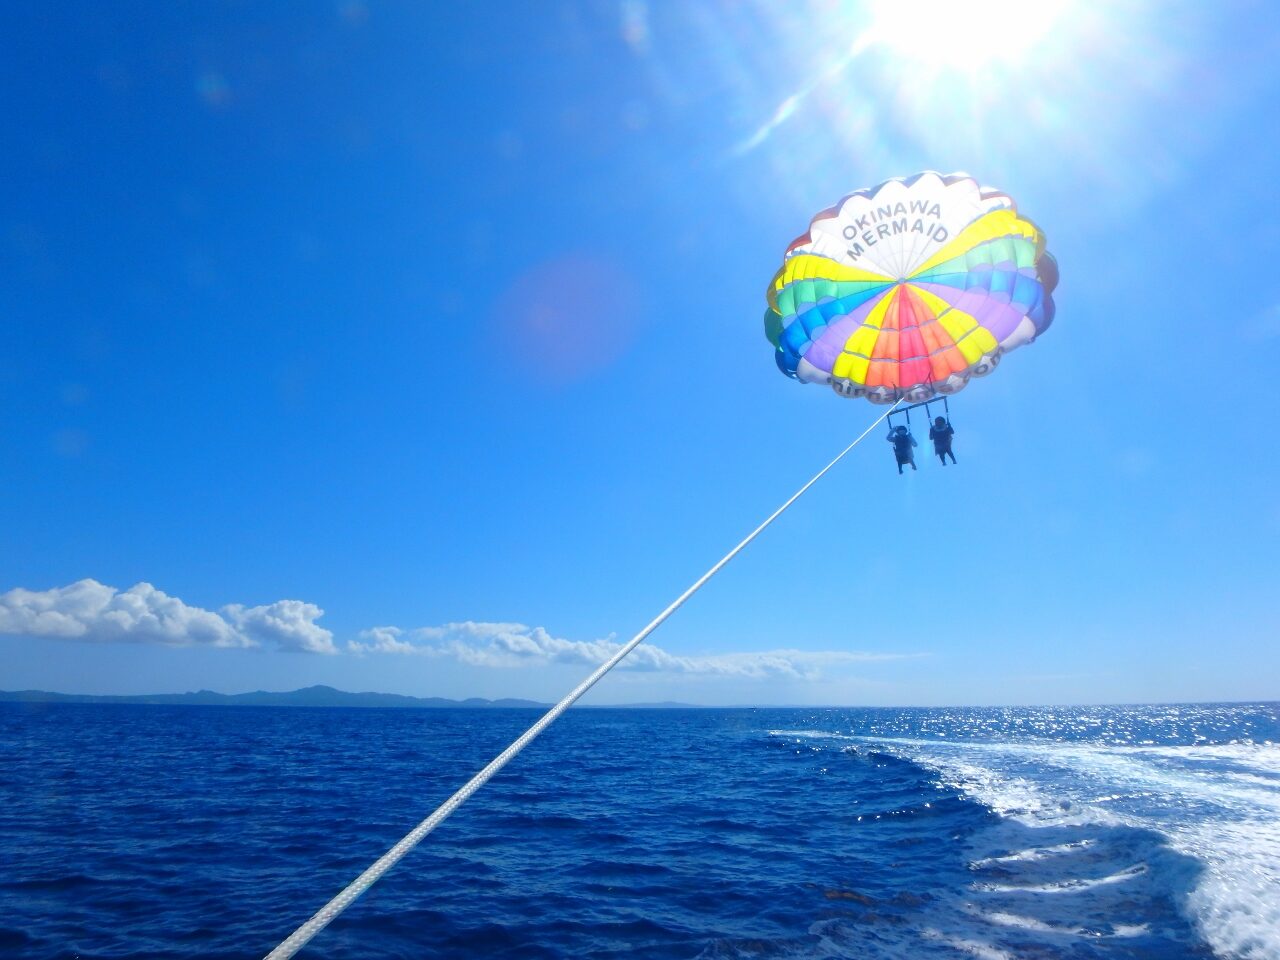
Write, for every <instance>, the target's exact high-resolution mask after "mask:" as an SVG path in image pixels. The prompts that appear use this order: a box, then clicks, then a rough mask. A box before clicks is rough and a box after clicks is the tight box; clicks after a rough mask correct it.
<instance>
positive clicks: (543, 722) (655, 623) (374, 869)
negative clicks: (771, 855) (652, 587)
mask: <svg viewBox="0 0 1280 960" xmlns="http://www.w3.org/2000/svg"><path fill="white" fill-rule="evenodd" d="M901 402H902V400H901V399H899V400H898V401H897V402H895V403H894V404H893V406H892V407H890V408H889V409H888V410H886V411H885V412H884V413H882V414H881V415H880V416H878V417H876V419H875V421H874V422H873V423H872V424H871V426H869V427H867V429H866V430H864V431H863V432H862V433H861V434H860V435H859V436H858V438H857V439H856V440H854V441H853V443H851V444H849V445H848V446H847V447H845V448H844V449H843V450H841V451H840V453H839V455H838V456H837V457H836V458H835V459H834V460H832V461H831V462H830V463H828V464H827V465H826V466H825V467H823V468H822V469H821V470H819V471H818V472H817V473H816V474H814V476H813V479H811V480H810V481H809V482H808V483H806V484H805V485H804V486H803V487H801V488H800V489H799V490H797V491H796V492H795V493H794V494H792V496H791V499H789V500H788V501H787V502H786V503H784V504H783V505H782V506H780V507H779V508H778V509H777V510H775V511H774V512H773V513H772V514H770V515H769V518H768V519H767V520H765V521H764V523H762V524H760V526H758V527H756V528H755V529H754V530H752V531H751V533H749V534H748V535H747V536H746V538H745V539H744V540H743V541H742V542H741V543H739V544H738V545H737V546H736V547H734V548H733V549H732V550H730V551H729V552H728V553H726V554H725V555H724V557H722V558H721V559H720V560H719V561H718V562H717V563H716V564H715V566H713V567H712V568H711V569H710V570H708V571H707V572H706V573H704V574H703V575H702V576H701V577H699V578H698V580H697V581H696V582H695V583H694V584H693V586H691V587H689V589H687V590H686V591H685V592H684V593H682V594H680V596H678V597H677V598H676V599H675V600H674V601H673V602H672V603H671V605H670V606H669V607H667V609H665V610H663V611H662V612H661V613H660V614H658V615H657V616H656V617H655V618H654V619H653V620H652V621H651V622H650V623H649V625H648V626H647V627H645V628H644V629H643V630H641V631H640V632H639V633H637V634H636V635H635V636H634V637H632V638H631V639H630V640H629V641H627V643H626V644H624V645H623V646H622V647H620V648H619V649H618V651H617V652H616V653H614V655H613V656H612V657H610V658H609V659H608V660H607V661H605V662H604V663H602V664H601V665H600V666H599V667H597V668H596V669H595V670H594V671H593V672H592V673H591V675H590V676H589V677H587V678H586V679H585V680H583V681H582V682H581V683H580V684H578V685H577V686H576V687H574V688H573V689H572V690H571V691H569V693H568V694H567V695H566V696H565V698H564V699H563V700H561V701H560V702H559V703H557V704H556V705H555V706H554V707H552V708H551V709H550V710H548V711H547V712H546V713H545V714H543V716H542V717H541V719H539V720H538V722H537V723H535V724H534V725H533V726H531V727H530V728H529V729H528V730H526V731H525V732H524V733H522V734H521V735H520V736H519V737H518V738H517V739H516V740H515V742H514V743H512V744H511V746H509V747H507V749H505V750H503V751H502V753H500V754H498V755H497V756H496V757H494V758H493V759H492V760H490V761H489V763H488V765H487V766H485V767H484V769H482V770H481V771H480V772H479V773H477V774H476V775H475V776H474V777H472V778H471V779H470V780H468V781H467V782H466V783H465V784H464V785H463V786H462V787H461V788H460V789H459V790H458V791H457V792H456V793H455V794H454V795H453V796H451V797H450V798H449V799H448V800H446V801H445V802H444V803H442V804H440V806H439V807H437V808H436V810H435V812H434V813H432V814H431V815H430V816H429V817H427V818H426V819H425V820H423V821H422V822H421V823H419V824H418V825H417V826H416V827H414V828H413V829H412V830H410V831H409V832H408V833H407V834H405V836H404V837H403V838H402V839H401V840H400V842H399V843H397V844H396V845H395V846H393V847H392V848H391V849H390V850H388V851H387V852H386V853H384V854H383V855H382V856H381V857H379V858H378V860H377V861H376V862H375V863H374V864H373V865H372V866H371V867H369V868H368V869H367V870H365V871H364V873H362V874H360V876H358V877H356V878H355V880H353V881H351V883H350V884H348V885H347V887H346V889H344V890H343V891H342V892H341V893H339V894H338V895H337V896H336V897H334V898H333V899H332V900H330V901H329V902H328V903H326V904H325V905H324V906H323V907H321V908H320V909H319V910H318V911H317V912H316V914H315V915H314V916H313V917H312V918H311V919H310V920H308V921H307V922H306V923H304V924H302V926H300V927H298V929H297V930H295V931H293V933H291V934H290V935H289V936H288V937H287V938H286V939H285V940H284V941H283V942H281V944H280V945H279V946H278V947H276V948H275V949H274V950H272V951H271V952H270V953H269V954H267V956H266V960H286V958H288V957H292V956H293V955H294V954H295V953H297V952H298V951H299V950H301V949H302V948H303V947H304V946H305V945H306V944H307V941H309V940H310V939H311V938H312V937H314V936H315V935H316V934H317V933H319V932H320V931H321V930H323V929H324V928H325V927H326V926H328V924H329V923H330V921H332V920H333V919H334V918H335V917H336V916H338V914H340V913H342V911H343V910H345V909H346V908H347V907H349V906H350V905H351V904H352V902H353V901H354V900H355V899H356V898H357V897H358V896H360V894H362V893H364V892H365V891H366V890H368V889H369V888H370V887H371V886H373V884H374V883H376V882H377V881H378V880H379V879H380V878H381V877H382V875H383V874H384V873H386V872H387V871H388V870H390V869H391V868H392V867H394V866H395V865H396V864H397V863H398V862H399V861H400V859H401V858H402V857H403V856H404V855H405V854H407V853H408V852H409V851H410V850H412V849H413V848H414V847H416V846H417V845H418V844H419V843H420V842H421V841H422V839H423V838H424V837H425V836H426V835H427V834H429V833H430V832H431V831H432V830H434V829H435V828H436V827H438V826H439V825H440V824H441V823H443V822H444V820H445V819H446V818H447V817H448V816H449V814H451V813H453V811H455V810H457V809H458V807H460V806H462V804H463V803H465V802H466V800H467V799H468V798H469V797H470V796H471V795H472V794H473V793H475V792H476V791H477V790H479V789H480V788H481V787H482V786H484V785H485V783H486V782H488V780H489V778H490V777H492V776H493V775H494V774H495V773H497V772H498V771H499V770H501V769H502V768H503V767H505V766H506V765H507V763H508V762H509V761H510V760H512V759H513V758H514V757H515V756H516V754H518V753H519V752H520V751H521V750H523V749H524V748H525V747H527V746H528V745H529V744H530V743H531V742H532V741H533V739H534V738H535V737H537V736H538V734H540V733H541V732H542V731H543V730H545V729H546V728H547V727H549V726H551V724H552V723H553V722H554V721H555V720H556V718H557V717H559V716H560V714H562V713H564V712H565V711H566V710H568V709H569V707H570V706H572V705H573V703H574V701H576V700H577V699H578V698H579V697H581V696H582V695H583V694H584V693H586V692H587V691H588V690H590V689H591V688H592V687H593V686H595V684H596V682H597V681H598V680H600V678H601V677H603V676H604V675H605V674H606V673H608V672H609V671H610V670H612V669H613V668H614V667H616V666H617V665H618V663H619V662H621V660H622V658H623V657H625V656H626V655H627V654H629V653H630V652H631V651H632V650H634V649H635V648H636V647H637V646H639V645H640V643H641V641H643V640H644V638H645V637H647V636H649V634H651V633H653V631H654V630H656V629H658V627H659V626H661V624H662V623H663V621H664V620H666V619H667V618H668V617H669V616H671V615H672V614H673V613H675V612H676V611H677V610H679V609H680V607H682V606H683V605H684V602H685V601H686V600H688V599H689V598H690V597H692V596H693V595H694V594H695V593H697V592H698V591H699V590H700V589H702V586H703V584H705V583H706V582H707V581H708V580H710V579H711V578H712V577H714V576H715V575H716V574H717V573H719V572H720V569H721V568H722V567H724V565H725V564H727V563H728V562H729V561H730V560H732V559H733V558H734V557H736V556H737V555H738V554H739V553H741V552H742V550H743V549H744V548H745V547H746V546H747V544H749V543H750V542H751V541H752V540H754V539H755V538H756V537H758V536H759V535H760V534H761V533H763V532H764V530H765V528H766V527H768V526H769V525H770V524H771V523H773V521H775V520H777V519H778V517H780V516H782V514H783V512H784V511H786V509H787V508H788V507H790V506H791V505H792V504H793V503H795V502H796V501H797V500H799V499H800V497H801V496H802V495H803V494H804V493H805V491H807V490H808V489H809V488H810V487H812V486H813V485H814V484H815V483H817V482H818V481H819V480H820V479H822V477H823V476H824V475H825V474H826V473H827V471H828V470H830V469H831V468H832V467H834V466H835V465H836V464H837V463H839V462H840V461H841V460H843V459H844V458H845V455H846V454H848V453H849V451H850V450H852V449H853V448H854V447H856V446H857V445H858V444H859V443H861V442H862V441H863V440H864V439H865V438H866V436H867V435H868V434H869V433H871V431H872V430H874V429H875V428H876V427H877V426H879V425H880V423H881V421H883V420H885V419H886V418H888V416H889V415H890V414H891V413H893V411H894V410H895V409H897V407H898V404H900V403H901Z"/></svg>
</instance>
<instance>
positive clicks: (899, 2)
mask: <svg viewBox="0 0 1280 960" xmlns="http://www.w3.org/2000/svg"><path fill="white" fill-rule="evenodd" d="M1066 7H1067V0H1032V2H1028V0H968V2H966V3H960V2H957V0H870V2H869V8H868V9H869V13H870V17H871V22H870V26H869V28H868V30H867V32H866V34H865V35H864V37H863V42H864V44H865V45H867V46H871V45H875V46H882V47H887V48H889V49H891V50H892V51H894V53H896V54H897V55H898V56H900V57H903V58H904V59H908V60H912V61H915V62H918V63H920V64H922V65H926V66H929V65H931V66H934V67H947V68H950V69H955V70H962V71H970V72H976V71H978V70H981V69H983V68H986V67H990V66H995V65H1001V66H1017V65H1019V64H1021V63H1023V62H1025V61H1026V60H1027V59H1028V58H1029V57H1030V56H1031V55H1032V54H1033V53H1034V52H1035V49H1036V48H1037V47H1038V46H1040V44H1041V43H1043V42H1044V41H1045V40H1047V39H1048V37H1049V35H1050V34H1051V33H1052V31H1053V29H1054V27H1055V26H1056V25H1057V24H1058V23H1059V22H1060V21H1061V20H1062V18H1063V16H1064V15H1065V13H1066Z"/></svg>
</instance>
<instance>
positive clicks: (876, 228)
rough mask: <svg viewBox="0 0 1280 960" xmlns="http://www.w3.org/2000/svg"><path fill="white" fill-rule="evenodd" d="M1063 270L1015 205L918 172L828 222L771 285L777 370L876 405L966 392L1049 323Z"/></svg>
mask: <svg viewBox="0 0 1280 960" xmlns="http://www.w3.org/2000/svg"><path fill="white" fill-rule="evenodd" d="M1057 283H1058V266H1057V262H1056V261H1055V260H1054V259H1053V256H1052V255H1051V254H1050V253H1049V252H1048V251H1047V250H1045V240H1044V234H1043V233H1041V232H1040V229H1039V228H1038V227H1037V226H1036V225H1035V224H1034V223H1032V222H1031V221H1030V220H1028V219H1026V218H1025V217H1023V216H1021V215H1019V213H1018V211H1017V209H1016V207H1015V206H1014V203H1013V200H1012V199H1011V198H1010V197H1008V196H1006V195H1005V194H1003V193H1000V192H998V191H996V190H992V189H990V188H989V187H983V186H980V185H979V184H978V182H977V181H976V180H974V179H973V178H972V177H969V176H967V175H965V174H950V175H942V174H937V173H932V172H930V173H921V174H917V175H916V176H914V177H909V178H906V179H896V180H886V181H885V182H884V183H882V184H880V185H879V186H877V187H872V188H870V189H867V190H859V191H858V192H856V193H853V194H850V195H849V196H847V197H845V198H844V199H843V200H841V201H840V202H839V203H838V204H836V205H835V206H834V207H832V208H830V209H828V210H824V211H822V212H821V213H819V214H818V215H817V216H816V217H815V218H814V219H813V222H812V223H810V224H809V230H808V232H807V233H805V234H804V235H803V236H801V237H798V238H797V239H796V240H794V241H793V242H792V243H791V245H790V246H789V247H788V248H787V251H786V254H785V255H784V258H783V263H782V268H781V269H780V270H779V271H778V272H777V274H776V275H775V276H774V278H773V283H772V284H770V286H769V291H768V299H769V309H768V310H767V311H766V312H765V318H764V323H765V335H766V336H767V337H768V338H769V341H770V342H771V343H772V344H773V345H774V348H775V360H776V361H777V364H778V368H779V369H780V370H781V371H782V372H783V373H785V374H786V375H787V376H789V377H793V378H795V379H797V380H801V381H803V382H805V383H825V384H829V385H831V386H832V387H833V388H834V389H835V391H836V392H837V393H839V394H841V395H842V396H846V397H866V398H867V399H868V400H871V401H872V402H874V403H893V402H895V401H897V400H899V399H904V398H905V399H906V400H908V401H910V402H913V403H914V402H919V401H922V400H927V399H929V398H930V397H934V396H937V395H939V394H942V395H947V394H953V393H956V392H958V391H960V390H962V389H964V387H965V385H966V384H967V383H968V382H969V379H970V378H971V377H980V376H984V375H986V374H988V373H990V372H991V371H992V370H993V369H995V367H996V364H998V363H999V362H1000V358H1001V357H1002V356H1003V355H1004V354H1005V353H1007V352H1008V351H1010V350H1013V349H1014V348H1016V347H1019V346H1022V345H1023V344H1025V343H1030V342H1031V341H1033V340H1034V339H1035V338H1036V337H1038V336H1039V335H1040V334H1041V333H1043V332H1044V331H1045V330H1046V329H1048V327H1049V324H1050V323H1052V322H1053V315H1054V304H1053V297H1052V293H1053V290H1054V287H1056V286H1057Z"/></svg>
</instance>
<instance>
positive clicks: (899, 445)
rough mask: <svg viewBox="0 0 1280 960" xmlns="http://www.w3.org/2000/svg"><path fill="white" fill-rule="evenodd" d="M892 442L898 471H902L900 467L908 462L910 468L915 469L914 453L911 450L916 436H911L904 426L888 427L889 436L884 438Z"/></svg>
mask: <svg viewBox="0 0 1280 960" xmlns="http://www.w3.org/2000/svg"><path fill="white" fill-rule="evenodd" d="M886 439H887V440H888V441H889V442H890V443H892V444H893V455H894V457H896V458H897V461H898V473H902V468H903V467H904V466H906V465H907V464H908V463H909V464H911V469H912V470H914V469H916V455H915V452H914V451H913V450H912V448H913V447H915V446H916V445H917V444H916V438H915V437H913V436H912V435H911V433H910V431H908V430H907V428H906V427H890V428H889V436H888V437H887V438H886Z"/></svg>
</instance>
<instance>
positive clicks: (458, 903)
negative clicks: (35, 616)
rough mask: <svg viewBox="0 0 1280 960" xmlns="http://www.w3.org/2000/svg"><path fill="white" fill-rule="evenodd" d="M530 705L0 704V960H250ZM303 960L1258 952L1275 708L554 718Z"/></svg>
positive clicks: (1278, 866) (1279, 755)
mask: <svg viewBox="0 0 1280 960" xmlns="http://www.w3.org/2000/svg"><path fill="white" fill-rule="evenodd" d="M536 716H537V713H536V712H532V711H527V710H514V709H513V710H477V709H472V710H464V709H457V710H454V709H438V710H376V709H303V708H270V707H261V708H260V707H161V706H126V705H73V704H57V705H47V704H40V705H24V704H0V865H3V869H0V956H3V957H6V958H14V960H18V958H62V957H67V958H71V957H80V958H125V957H128V958H170V957H173V958H186V957H193V958H194V957H201V958H221V957H227V958H258V957H261V956H262V955H263V954H265V953H266V952H267V951H268V950H270V949H271V948H272V947H274V946H275V945H276V943H278V942H279V941H280V940H281V939H283V938H284V937H285V936H287V935H288V934H289V933H290V932H292V930H293V929H294V928H295V927H296V926H297V925H298V924H299V923H300V922H302V921H303V920H305V919H306V918H307V917H309V916H310V915H311V914H312V913H313V912H314V911H315V910H316V909H318V908H319V907H320V906H321V905H322V904H323V903H325V902H326V901H327V900H328V899H329V898H330V897H331V896H332V895H333V894H335V893H336V892H337V891H338V890H339V889H341V888H342V887H343V886H344V885H345V884H346V883H347V882H348V881H350V880H351V879H353V878H354V877H355V875H356V874H358V873H359V872H360V871H361V870H362V869H364V868H365V867H366V866H368V865H369V864H370V863H371V862H372V861H373V860H375V859H376V858H377V857H378V856H379V855H381V854H382V853H383V852H384V851H385V850H386V849H387V847H389V846H390V845H391V844H392V843H394V842H395V841H396V840H398V839H399V838H400V837H401V836H402V835H403V834H404V833H406V832H407V831H408V830H409V829H410V828H411V827H412V826H413V825H414V824H416V823H417V822H418V821H419V820H420V819H421V818H422V817H423V816H425V815H426V814H427V813H429V812H430V811H431V810H432V809H434V808H435V806H436V805H437V804H438V803H439V802H440V801H441V800H443V799H444V798H445V797H446V796H447V795H448V794H449V793H451V792H452V791H453V790H454V789H455V788H456V787H458V786H459V785H461V784H462V783H463V781H464V780H466V778H467V777H469V776H470V775H471V774H472V773H474V772H475V771H476V770H477V769H478V768H479V767H480V766H482V765H483V764H484V763H485V762H486V761H487V760H489V759H490V758H491V757H492V756H493V755H494V754H495V753H497V752H498V751H499V750H501V749H502V747H504V746H505V745H506V744H507V743H508V742H510V741H511V740H512V739H514V737H515V736H516V735H518V734H519V733H520V732H521V731H522V730H523V729H524V728H525V727H527V726H528V724H529V723H531V722H532V721H533V720H534V719H535V718H536ZM300 956H301V957H304V958H305V957H316V958H320V957H333V958H336V957H344V958H393V957H403V958H429V957H451V958H452V957H521V958H525V957H535V958H536V957H624V956H625V957H628V958H668V957H670V958H690V960H693V958H706V960H711V958H715V960H720V958H735V960H736V958H742V960H747V958H751V960H756V958H760V960H764V958H836V957H847V958H854V960H891V958H892V960H906V958H920V960H930V958H946V960H972V958H979V960H1014V958H1016V960H1028V958H1031V960H1058V958H1062V960H1067V958H1070V960H1086V958H1108V960H1110V958H1125V960H1138V958H1152V960H1155V958H1159V960H1169V958H1175V960H1176V958H1210V957H1214V958H1249V960H1254V958H1265V960H1275V958H1280V705H1278V704H1207V705H1206V704H1197V705H1168V706H1134V707H1124V706H1114V707H1070V708H1066V707H1061V708H1059V707H1049V708H1016V709H1015V708H1000V709H978V708H952V709H723V710H722V709H689V710H675V709H673V710H640V709H635V710H622V709H598V708H597V709H590V708H588V709H581V708H580V709H575V710H571V711H570V712H569V713H568V714H566V715H565V716H564V717H563V718H562V719H561V720H560V721H558V722H557V723H556V724H555V725H554V726H553V727H552V728H551V729H550V730H549V731H548V732H547V733H546V734H544V735H543V737H542V738H541V739H539V740H538V741H536V742H535V743H534V744H533V745H532V746H531V747H530V748H529V749H528V750H527V751H526V752H525V753H524V754H523V755H521V756H520V757H519V758H518V759H517V760H516V761H514V762H513V763H512V765H511V766H509V767H508V768H507V769H506V770H505V771H504V772H503V773H501V774H499V775H498V777H497V778H496V779H495V780H494V781H492V782H491V783H490V784H489V785H488V786H486V787H485V788H484V789H483V790H481V791H480V793H479V794H477V795H476V796H475V797H474V798H473V799H472V800H471V801H470V802H469V803H467V804H466V805H465V806H463V807H462V808H461V809H460V810H459V811H458V812H457V813H455V814H454V816H453V817H452V818H451V819H450V820H449V821H447V822H446V823H445V824H444V825H443V826H442V827H441V828H440V829H439V830H437V831H436V832H435V833H434V834H433V835H431V836H430V837H428V838H427V839H426V840H425V841H424V843H423V844H422V846H420V847H419V848H418V849H417V850H415V851H414V852H413V853H411V854H410V855H409V856H408V857H407V858H406V859H405V860H404V861H403V862H402V863H401V864H400V865H399V866H397V867H396V868H395V870H393V871H392V872H391V873H390V874H389V875H388V876H387V877H386V878H385V879H384V880H382V882H380V883H379V884H377V885H376V886H375V887H374V888H373V889H372V890H371V891H370V892H369V893H367V894H366V895H365V896H364V897H362V898H361V899H360V900H359V901H357V902H356V903H355V904H354V905H353V906H352V907H351V908H350V909H349V910H348V911H347V912H346V913H345V914H344V915H342V916H341V917H339V918H338V919H337V920H336V921H335V922H334V923H333V924H332V925H331V926H330V927H329V928H328V929H326V930H325V931H323V932H322V933H321V934H320V935H319V936H318V937H317V938H316V939H315V940H313V941H312V943H311V944H310V945H309V946H308V947H307V948H305V949H304V951H303V952H302V953H301V954H300Z"/></svg>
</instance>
